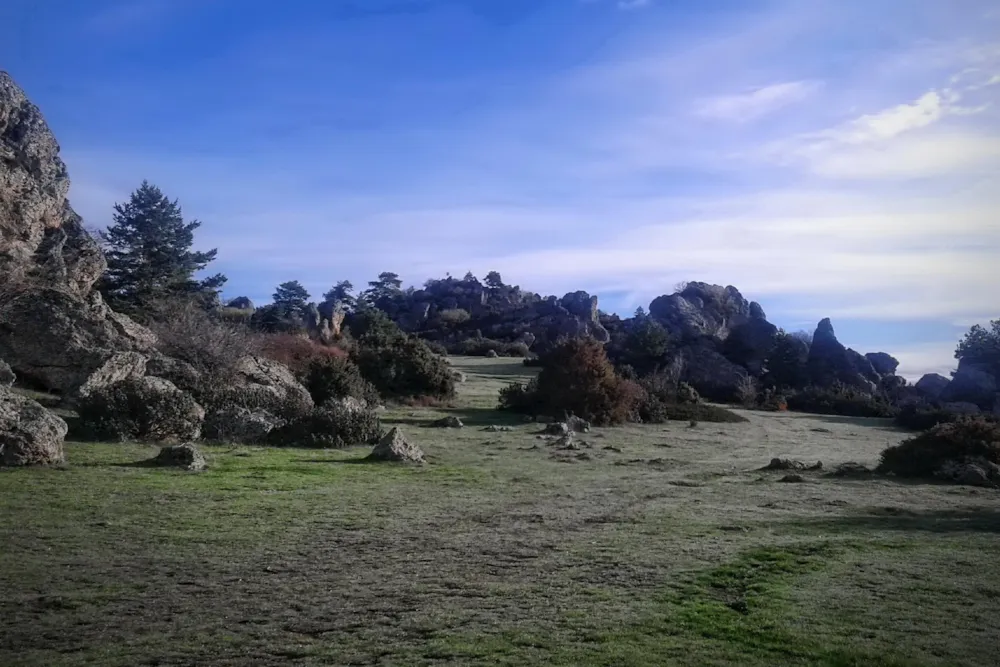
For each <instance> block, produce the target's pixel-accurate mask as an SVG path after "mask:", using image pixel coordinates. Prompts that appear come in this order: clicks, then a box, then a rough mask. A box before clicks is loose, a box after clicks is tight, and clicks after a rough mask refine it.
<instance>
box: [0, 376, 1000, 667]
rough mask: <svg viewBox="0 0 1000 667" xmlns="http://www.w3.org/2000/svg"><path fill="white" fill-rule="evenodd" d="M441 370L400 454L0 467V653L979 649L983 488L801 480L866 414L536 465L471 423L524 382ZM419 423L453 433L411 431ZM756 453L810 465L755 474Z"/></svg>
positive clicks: (395, 421) (838, 452)
mask: <svg viewBox="0 0 1000 667" xmlns="http://www.w3.org/2000/svg"><path fill="white" fill-rule="evenodd" d="M452 361H453V363H454V364H455V365H456V366H457V367H459V368H460V369H461V370H462V371H463V372H465V373H466V374H467V375H468V382H466V383H464V384H462V385H461V386H460V396H459V398H458V399H457V400H456V402H455V407H453V408H448V409H437V408H434V409H431V408H410V407H403V408H394V409H391V410H389V411H388V412H387V413H386V414H385V415H384V421H385V423H386V425H387V426H391V425H398V426H400V427H401V428H402V429H403V430H404V432H405V433H406V435H407V436H408V437H409V438H410V439H411V440H413V441H414V442H416V443H418V444H419V445H420V446H421V447H422V448H423V449H424V451H425V453H426V455H427V459H428V463H427V465H424V466H421V467H408V466H396V465H387V464H371V463H367V462H364V461H362V459H363V457H364V456H365V455H366V454H367V451H368V450H367V449H366V448H365V449H353V450H341V451H325V450H309V449H264V448H248V447H205V448H204V450H205V452H206V456H207V457H208V459H209V466H210V467H209V469H208V470H207V471H205V472H203V473H200V474H193V473H184V472H178V471H173V470H163V469H155V468H148V467H141V466H136V465H135V463H136V462H138V461H141V460H143V459H146V458H149V457H150V456H152V455H153V454H155V452H156V448H155V447H151V446H144V445H120V444H92V443H69V444H68V445H67V457H68V464H67V465H66V466H65V467H62V468H53V469H14V470H2V471H0V665H3V666H4V667H15V666H19V665H23V666H27V665H32V666H34V665H37V666H45V667H57V666H63V665H66V666H69V665H102V666H105V665H107V666H122V667H124V666H129V667H131V666H135V665H260V666H270V665H443V664H449V665H451V664H454V665H565V666H575V665H595V666H596V665H609V666H610V665H616V666H617V665H623V666H624V665H635V666H639V665H728V664H737V665H859V666H860V665H865V666H867V665H875V666H877V665H942V666H944V665H947V666H958V665H995V664H997V663H998V661H1000V623H997V617H996V610H997V600H998V599H1000V569H998V568H997V567H996V564H997V560H998V556H997V554H998V553H1000V503H998V500H1000V492H997V491H995V490H990V489H973V488H969V487H960V486H948V485H936V484H914V483H903V482H896V481H890V480H885V479H874V480H871V479H869V480H865V479H849V478H838V477H834V476H831V475H829V474H828V472H827V471H828V470H830V469H832V468H833V467H834V466H835V465H836V464H838V463H842V462H845V461H857V462H860V463H864V464H867V465H874V463H875V462H876V461H877V458H878V454H879V452H880V451H881V450H882V449H883V448H884V447H886V446H887V445H889V444H894V443H897V442H899V441H900V440H902V439H904V438H905V437H907V434H905V433H902V432H900V431H898V430H896V429H894V428H892V427H891V426H890V425H889V424H888V423H886V422H882V421H879V420H862V419H849V418H841V417H818V416H809V415H801V414H770V413H754V412H747V413H743V414H745V416H747V417H748V418H749V420H750V421H749V423H742V424H709V423H701V424H699V425H697V426H694V427H692V426H690V425H689V424H688V423H687V422H683V423H673V422H671V423H667V424H663V425H649V426H636V425H633V426H627V427H622V428H615V429H594V431H592V432H591V433H588V434H585V435H582V436H580V439H581V440H583V441H584V443H585V444H584V445H583V446H581V448H580V449H572V450H561V449H557V448H556V447H555V446H554V445H552V444H549V442H548V441H545V440H542V439H539V438H538V437H536V433H537V432H538V430H539V426H538V425H537V424H527V423H523V422H522V421H521V420H520V419H519V418H517V417H515V416H512V415H506V414H503V413H500V412H497V411H496V410H495V409H494V406H495V403H496V393H497V390H498V389H499V388H500V387H502V386H503V385H504V384H505V383H506V382H509V381H510V380H511V379H512V378H517V377H523V376H525V374H526V373H528V372H530V371H531V370H532V369H527V368H524V367H523V366H522V365H521V364H520V363H519V361H518V360H510V359H484V358H477V359H468V358H456V359H453V360H452ZM446 414H456V415H458V416H460V417H461V418H462V419H463V420H464V422H465V424H466V427H465V428H463V429H460V430H458V429H452V430H448V429H436V428H428V427H427V425H428V424H429V423H430V422H432V421H433V420H434V419H436V418H439V417H441V416H443V415H446ZM491 424H497V425H508V426H512V427H513V430H512V431H510V432H487V431H484V430H483V428H484V427H485V426H487V425H491ZM772 457H790V458H795V459H800V460H803V461H806V462H808V463H812V462H815V461H817V460H821V461H822V462H823V464H824V470H823V471H818V472H805V473H802V475H803V477H804V481H802V482H801V483H783V482H781V481H779V480H780V479H781V478H782V477H783V476H784V474H785V473H784V472H772V471H760V470H758V469H759V468H760V467H761V466H764V465H765V464H767V463H768V461H769V460H770V459H771V458H772Z"/></svg>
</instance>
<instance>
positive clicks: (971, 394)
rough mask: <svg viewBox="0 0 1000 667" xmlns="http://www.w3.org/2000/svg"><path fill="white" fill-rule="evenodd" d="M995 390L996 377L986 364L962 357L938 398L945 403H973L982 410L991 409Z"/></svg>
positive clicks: (996, 385) (996, 388) (994, 398)
mask: <svg viewBox="0 0 1000 667" xmlns="http://www.w3.org/2000/svg"><path fill="white" fill-rule="evenodd" d="M997 391H998V383H997V378H996V377H994V376H993V374H992V373H990V371H989V369H988V367H987V366H985V365H983V364H976V363H970V362H967V361H966V360H964V359H963V360H962V361H960V362H959V364H958V370H956V371H955V373H954V374H953V376H952V379H951V382H949V383H948V386H947V387H945V388H944V389H943V390H942V391H941V394H940V396H939V397H938V398H939V399H940V400H941V401H944V402H946V403H954V402H967V403H975V404H976V405H978V406H979V407H980V408H983V409H984V410H992V409H993V403H994V401H995V400H996V394H997Z"/></svg>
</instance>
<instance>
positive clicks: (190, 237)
mask: <svg viewBox="0 0 1000 667" xmlns="http://www.w3.org/2000/svg"><path fill="white" fill-rule="evenodd" d="M200 226H201V223H200V222H198V221H197V220H192V221H190V222H185V221H184V218H183V216H182V214H181V207H180V205H179V204H178V203H177V200H176V199H175V200H173V201H171V200H170V199H169V198H167V196H166V195H164V194H163V193H162V192H161V191H160V189H159V188H157V187H156V186H154V185H151V184H150V183H149V182H148V181H143V182H142V185H140V186H139V188H138V189H137V190H135V192H133V193H132V195H131V196H130V198H129V200H128V201H127V202H125V203H120V204H115V207H114V215H113V218H112V224H111V226H109V227H108V229H107V230H105V231H104V232H102V233H101V234H100V237H101V241H102V244H103V246H104V251H105V256H106V258H107V262H108V268H107V271H106V272H105V274H104V276H102V278H101V280H100V282H99V284H98V289H99V290H100V291H101V294H102V295H103V296H104V298H105V300H106V301H107V302H108V303H109V304H110V305H111V307H112V308H114V309H115V310H118V311H121V312H124V313H126V314H129V315H132V316H134V317H136V318H137V319H139V320H145V319H147V317H148V316H149V315H150V314H151V313H152V311H153V310H154V309H155V308H156V307H157V305H158V304H159V303H160V302H162V301H165V300H171V299H192V300H199V301H202V302H203V303H205V304H209V303H212V304H214V303H215V302H216V301H217V300H218V294H219V290H220V288H221V287H222V285H223V284H224V283H225V282H226V278H225V276H223V275H221V274H216V275H214V276H211V277H209V278H206V279H203V280H196V279H195V277H194V276H195V274H196V273H197V272H199V271H202V270H204V269H205V267H207V266H208V265H209V264H210V263H211V262H212V261H214V260H215V256H216V252H217V251H216V250H214V249H213V250H208V251H205V252H200V251H195V250H192V249H191V248H192V246H193V245H194V232H195V230H196V229H198V228H199V227H200Z"/></svg>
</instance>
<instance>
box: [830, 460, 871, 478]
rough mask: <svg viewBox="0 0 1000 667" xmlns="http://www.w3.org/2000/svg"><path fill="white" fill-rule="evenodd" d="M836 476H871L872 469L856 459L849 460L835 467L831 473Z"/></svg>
mask: <svg viewBox="0 0 1000 667" xmlns="http://www.w3.org/2000/svg"><path fill="white" fill-rule="evenodd" d="M831 474H832V475H833V476H834V477H871V475H872V471H871V470H870V469H869V468H868V467H867V466H863V465H861V464H860V463H857V462H855V461H847V462H846V463H841V464H839V465H837V466H836V467H834V469H833V472H832V473H831Z"/></svg>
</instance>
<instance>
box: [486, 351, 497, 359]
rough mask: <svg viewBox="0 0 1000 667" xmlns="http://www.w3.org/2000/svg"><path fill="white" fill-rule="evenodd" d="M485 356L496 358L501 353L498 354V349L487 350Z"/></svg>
mask: <svg viewBox="0 0 1000 667" xmlns="http://www.w3.org/2000/svg"><path fill="white" fill-rule="evenodd" d="M484 356H485V357H486V358H487V359H496V358H497V357H499V356H500V355H499V354H497V351H496V350H486V354H485V355H484Z"/></svg>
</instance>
